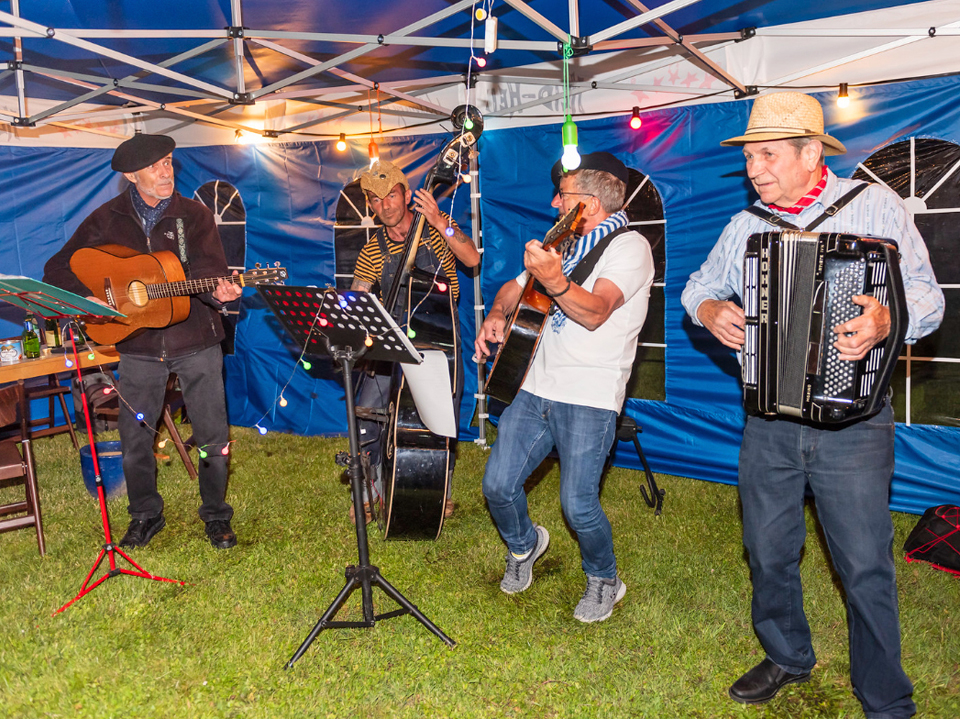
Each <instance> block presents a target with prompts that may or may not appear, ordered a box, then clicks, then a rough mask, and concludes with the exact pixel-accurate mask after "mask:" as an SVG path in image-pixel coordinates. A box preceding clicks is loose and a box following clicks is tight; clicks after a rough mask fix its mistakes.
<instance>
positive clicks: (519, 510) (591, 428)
mask: <svg viewBox="0 0 960 719" xmlns="http://www.w3.org/2000/svg"><path fill="white" fill-rule="evenodd" d="M616 425H617V413H616V412H613V411H611V410H605V409H594V408H593V407H583V406H580V405H575V404H565V403H563V402H552V401H550V400H546V399H541V398H540V397H536V396H534V395H532V394H530V393H529V392H523V391H521V392H520V393H519V394H518V395H517V398H516V399H515V400H514V401H513V403H512V404H511V405H510V406H509V407H507V409H506V410H504V412H503V415H502V416H501V417H500V424H499V425H498V431H497V441H496V442H495V443H494V445H493V450H492V451H491V453H490V459H489V460H488V461H487V467H486V471H485V472H484V475H483V496H484V497H486V498H487V506H488V507H489V508H490V514H491V515H493V521H494V522H495V523H496V525H497V530H498V531H499V532H500V536H501V537H503V541H504V542H506V544H507V548H508V549H509V550H510V551H511V552H513V553H514V554H524V553H525V552H528V551H530V550H531V549H533V548H534V547H535V546H536V543H537V533H536V530H535V529H534V527H533V522H531V521H530V515H529V514H528V513H527V495H526V493H525V492H524V491H523V484H524V482H525V481H526V479H527V477H528V476H530V473H531V472H533V470H535V469H536V468H537V467H538V466H539V465H540V463H541V462H542V461H543V460H544V458H545V457H546V456H547V455H548V454H549V453H550V450H551V449H553V447H554V445H556V447H557V452H558V453H559V454H560V506H561V507H562V508H563V514H564V516H565V517H566V518H567V522H568V523H569V524H570V527H571V529H573V531H574V532H576V533H577V539H578V541H579V542H580V557H581V560H582V561H581V566H582V567H583V571H584V572H586V573H587V574H588V575H590V576H593V577H603V578H605V579H612V578H613V577H616V576H617V560H616V558H615V557H614V556H613V531H612V530H611V529H610V522H609V521H607V515H606V514H604V512H603V507H601V506H600V475H601V473H602V471H603V467H604V463H605V462H606V460H607V455H608V454H609V453H610V447H611V445H612V444H613V439H614V437H615V436H616V428H617V427H616Z"/></svg>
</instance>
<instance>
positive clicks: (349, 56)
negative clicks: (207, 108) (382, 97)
mask: <svg viewBox="0 0 960 719" xmlns="http://www.w3.org/2000/svg"><path fill="white" fill-rule="evenodd" d="M474 2H475V0H460V2H457V3H454V4H453V5H451V6H450V7H448V8H447V9H445V10H441V11H440V12H436V13H434V14H433V15H428V16H427V17H425V18H423V19H422V20H418V21H417V22H415V23H412V24H410V25H407V26H406V27H404V28H402V29H401V30H399V31H398V32H397V33H396V34H397V35H409V34H411V33H414V32H416V31H417V30H421V29H423V28H425V27H429V26H430V25H432V24H433V23H435V22H439V21H440V20H443V19H444V18H446V17H449V16H451V15H454V14H456V13H458V12H460V11H461V10H463V9H464V8H468V7H472V6H473V4H474ZM378 47H380V44H379V43H377V44H368V45H364V46H362V47H359V48H356V49H355V50H351V51H350V52H347V53H344V54H342V55H339V56H337V57H335V58H333V59H331V60H328V61H327V62H322V63H320V64H319V65H315V66H314V67H311V68H309V69H307V70H303V71H301V72H298V73H295V74H294V75H291V76H290V77H288V78H286V79H285V80H280V81H279V82H275V83H273V84H272V85H267V86H266V87H264V88H261V89H259V90H257V91H255V92H252V93H250V97H251V99H256V98H258V97H262V96H263V95H269V94H270V93H271V92H274V91H276V90H280V89H282V88H284V87H287V86H288V85H293V84H295V83H298V82H300V81H301V80H304V79H306V78H308V77H313V76H314V75H317V74H319V73H321V72H323V71H325V70H329V69H330V68H332V67H336V66H338V65H342V64H343V63H345V62H348V61H349V60H353V59H354V58H356V57H360V56H361V55H366V54H367V53H369V52H372V51H373V50H376V49H377V48H378Z"/></svg>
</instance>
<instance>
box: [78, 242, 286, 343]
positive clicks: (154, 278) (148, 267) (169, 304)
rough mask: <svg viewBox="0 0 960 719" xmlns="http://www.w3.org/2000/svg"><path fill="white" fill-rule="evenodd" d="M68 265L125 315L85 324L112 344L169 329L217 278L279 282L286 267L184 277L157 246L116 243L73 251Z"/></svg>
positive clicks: (173, 257)
mask: <svg viewBox="0 0 960 719" xmlns="http://www.w3.org/2000/svg"><path fill="white" fill-rule="evenodd" d="M70 269H71V270H73V274H75V275H76V276H77V278H78V279H79V280H80V281H81V282H82V283H83V284H85V285H86V286H87V287H88V288H90V291H91V292H92V293H93V294H94V296H95V297H97V298H98V299H99V300H101V301H102V302H105V303H106V304H108V305H109V306H110V307H112V308H113V309H115V310H117V311H118V312H122V313H123V314H125V315H126V317H115V318H111V319H110V320H108V321H106V322H103V323H99V322H98V323H93V322H88V323H87V334H88V335H90V337H91V338H92V339H93V340H94V341H95V342H99V343H100V344H114V343H116V342H119V341H121V340H124V339H127V338H128V337H130V336H132V335H134V334H136V333H139V332H142V331H143V330H145V329H148V328H158V327H169V326H170V325H175V324H177V323H178V322H183V321H184V320H185V319H187V316H188V315H189V314H190V297H189V296H190V295H198V294H200V293H202V292H213V290H215V289H216V288H217V285H218V284H219V282H220V280H221V279H223V280H226V281H227V282H231V283H233V284H235V285H240V286H241V287H246V286H247V285H257V284H260V283H264V282H270V283H277V282H279V283H281V284H282V282H283V280H285V279H286V278H287V270H286V269H285V268H283V267H280V266H279V263H277V266H274V267H266V268H261V267H260V265H259V264H258V265H257V266H256V268H255V269H252V270H250V271H248V272H244V273H243V274H242V275H230V276H227V277H210V278H205V279H201V280H188V279H186V276H185V275H184V272H183V266H182V265H181V264H180V260H178V259H177V256H176V255H175V254H173V253H172V252H168V251H167V250H160V251H159V252H152V253H150V254H141V253H139V252H137V251H136V250H133V249H130V248H129V247H123V246H121V245H100V246H99V247H84V248H81V249H79V250H77V251H76V252H74V253H73V256H72V257H71V258H70Z"/></svg>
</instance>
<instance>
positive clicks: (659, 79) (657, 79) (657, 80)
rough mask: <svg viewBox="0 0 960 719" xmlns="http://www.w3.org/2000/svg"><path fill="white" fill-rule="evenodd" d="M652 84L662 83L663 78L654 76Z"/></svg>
mask: <svg viewBox="0 0 960 719" xmlns="http://www.w3.org/2000/svg"><path fill="white" fill-rule="evenodd" d="M653 84H654V85H662V84H663V78H662V77H655V78H653Z"/></svg>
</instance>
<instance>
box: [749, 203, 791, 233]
mask: <svg viewBox="0 0 960 719" xmlns="http://www.w3.org/2000/svg"><path fill="white" fill-rule="evenodd" d="M745 211H746V212H749V213H750V214H751V215H755V216H757V217H759V218H760V219H761V220H763V221H764V222H766V223H767V224H770V225H773V226H774V227H779V228H780V229H781V230H799V229H800V228H799V227H797V226H796V225H794V224H792V223H790V222H787V221H786V220H785V219H783V218H782V217H780V216H779V215H775V214H773V213H772V212H770V210H765V209H763V208H762V207H757V206H756V205H750V207H748V208H747V209H746V210H745Z"/></svg>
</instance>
